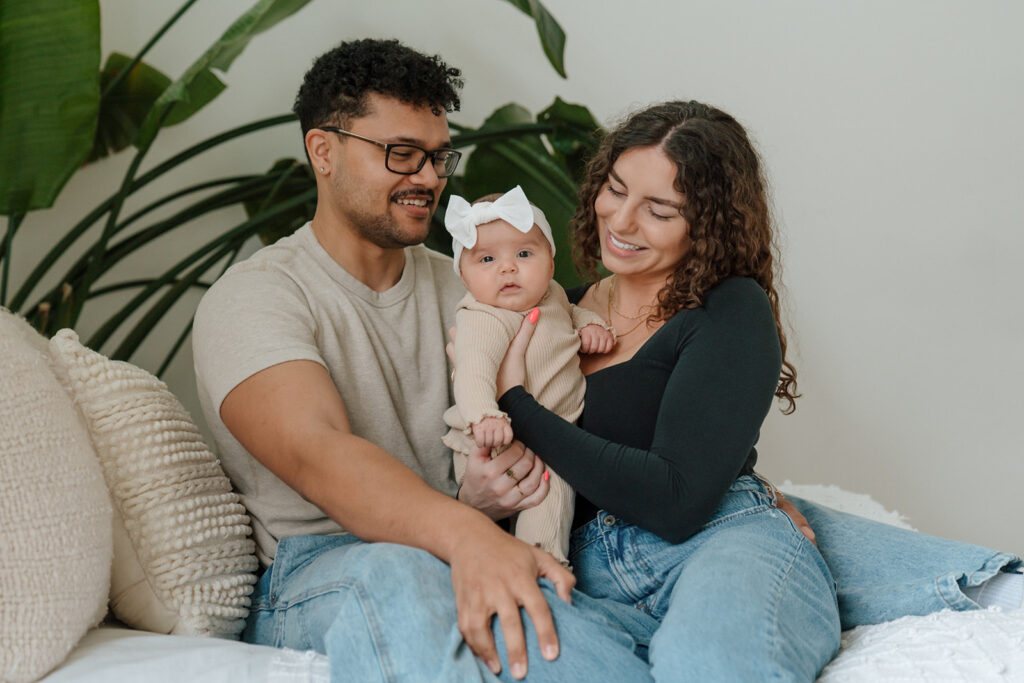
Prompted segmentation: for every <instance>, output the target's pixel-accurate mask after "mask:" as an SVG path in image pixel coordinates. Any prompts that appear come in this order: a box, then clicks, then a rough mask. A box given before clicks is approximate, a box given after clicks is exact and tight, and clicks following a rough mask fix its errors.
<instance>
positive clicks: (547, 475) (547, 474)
mask: <svg viewBox="0 0 1024 683" xmlns="http://www.w3.org/2000/svg"><path fill="white" fill-rule="evenodd" d="M550 478H551V473H550V472H545V473H544V481H547V480H548V479H550Z"/></svg>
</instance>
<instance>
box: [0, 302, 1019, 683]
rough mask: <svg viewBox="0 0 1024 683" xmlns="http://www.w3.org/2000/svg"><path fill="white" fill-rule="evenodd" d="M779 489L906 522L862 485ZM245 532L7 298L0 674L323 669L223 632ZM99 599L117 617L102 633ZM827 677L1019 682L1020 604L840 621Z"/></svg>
mask: <svg viewBox="0 0 1024 683" xmlns="http://www.w3.org/2000/svg"><path fill="white" fill-rule="evenodd" d="M782 488H783V490H785V491H788V492H790V493H793V494H795V495H799V496H802V497H804V498H807V499H810V500H815V501H817V502H820V503H823V504H825V505H830V506H832V507H835V508H837V509H840V510H843V511H846V512H852V513H854V514H861V515H864V516H866V517H870V518H872V519H876V520H879V521H883V522H887V523H890V524H897V525H900V526H904V527H905V526H906V524H905V522H903V520H901V519H900V518H899V515H897V514H895V513H891V512H887V511H886V510H884V509H883V508H882V507H881V506H880V505H878V504H877V503H876V502H875V501H873V500H871V499H870V498H869V497H868V496H864V495H857V494H851V493H847V492H844V491H841V490H839V489H838V488H836V487H834V486H832V487H825V486H797V485H793V484H789V483H788V482H787V484H786V485H783V486H782ZM249 533H250V530H249V527H248V519H247V518H246V517H245V511H244V509H242V508H241V505H240V504H239V503H238V499H237V496H235V494H234V493H233V492H232V491H231V490H230V485H229V484H228V482H227V479H226V478H225V477H224V475H223V472H222V471H221V470H220V468H219V464H218V463H217V461H216V458H215V457H214V456H213V454H212V453H210V451H209V449H208V448H207V447H206V446H205V444H203V443H202V439H201V438H200V437H199V433H198V430H197V429H196V428H195V426H194V425H193V424H192V422H191V420H190V418H189V417H188V415H187V413H185V411H184V409H183V408H181V406H180V404H179V403H178V402H177V401H176V400H175V399H174V397H173V396H171V395H170V393H169V392H168V391H167V389H166V387H165V386H164V385H163V384H162V383H161V382H159V381H158V380H156V379H155V378H153V377H152V376H151V375H149V374H148V373H146V372H144V371H142V370H140V369H138V368H135V367H134V366H131V365H129V364H126V363H113V362H111V361H108V360H107V359H105V358H103V357H102V356H100V355H99V354H95V353H94V352H92V351H90V350H88V349H86V348H85V347H83V346H81V344H79V343H78V340H77V337H75V335H74V334H73V333H71V332H69V331H66V332H62V333H60V334H58V335H56V336H55V337H54V339H53V340H50V341H49V342H47V340H45V339H43V338H42V337H40V336H39V335H37V334H36V333H35V332H34V331H33V330H31V328H29V327H28V325H27V324H25V323H24V321H22V320H20V319H18V318H16V317H15V316H13V315H11V314H10V313H8V312H7V311H5V310H3V309H0V588H2V589H3V591H4V595H3V596H2V599H0V624H2V627H3V632H2V639H3V640H2V642H0V680H4V681H7V680H10V681H29V680H36V679H39V678H40V677H43V680H45V681H47V682H63V681H76V682H78V681H97V682H99V681H103V682H104V683H105V682H107V681H136V680H138V681H146V682H147V683H160V681H190V683H206V682H212V681H232V682H235V681H267V682H291V681H326V680H328V671H327V662H326V658H325V657H324V656H322V655H319V654H316V653H313V652H297V651H293V650H277V649H273V648H269V647H263V646H255V645H248V644H245V643H240V642H238V641H237V640H233V639H231V638H232V637H233V636H234V635H235V634H237V632H238V630H239V629H240V628H241V625H242V619H243V618H244V615H245V607H246V606H247V605H248V595H249V594H250V592H251V590H252V585H253V582H254V580H255V576H254V573H253V572H254V571H255V568H256V560H255V557H254V556H253V546H252V541H251V540H250V539H249V538H248V536H249ZM8 591H9V593H8ZM108 606H109V608H110V610H111V612H112V614H113V615H114V616H116V617H117V619H119V620H120V623H116V624H115V623H109V622H110V618H108V620H107V622H105V623H102V624H100V625H99V626H98V627H97V624H98V623H99V622H100V620H101V618H102V617H103V616H104V615H105V614H106V613H107V609H108ZM124 624H129V625H130V626H126V625H124ZM215 636H222V637H215ZM820 680H822V681H880V680H915V681H917V680H936V681H939V680H941V681H987V680H1024V610H1018V611H1016V612H1006V613H1004V612H999V611H995V610H990V611H977V612H969V613H953V612H943V613H940V614H934V615H930V616H927V617H907V618H904V619H900V620H897V621H894V622H890V623H887V624H881V625H878V626H871V627H862V628H858V629H854V630H852V631H848V632H846V633H844V634H843V646H842V649H841V651H840V653H839V655H838V656H837V657H836V658H835V660H834V661H833V662H832V663H831V664H830V665H829V666H828V667H827V668H826V669H825V671H824V672H823V673H822V676H821V678H820Z"/></svg>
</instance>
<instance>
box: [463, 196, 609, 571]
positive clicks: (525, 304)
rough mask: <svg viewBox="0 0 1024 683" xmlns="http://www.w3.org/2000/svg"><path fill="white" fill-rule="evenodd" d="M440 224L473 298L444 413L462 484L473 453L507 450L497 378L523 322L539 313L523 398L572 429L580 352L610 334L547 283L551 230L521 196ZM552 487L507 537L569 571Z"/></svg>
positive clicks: (558, 484)
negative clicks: (452, 398)
mask: <svg viewBox="0 0 1024 683" xmlns="http://www.w3.org/2000/svg"><path fill="white" fill-rule="evenodd" d="M492 199H493V201H488V200H492ZM444 222H445V227H446V228H447V229H448V232H449V233H450V234H451V235H452V248H453V251H454V255H455V272H456V273H458V274H459V276H460V277H461V278H462V281H463V283H465V285H466V289H467V290H469V293H468V294H467V295H466V296H465V297H464V298H463V299H462V301H460V302H459V306H458V309H457V311H456V314H455V326H456V330H457V331H458V334H456V336H455V344H454V347H455V350H454V355H455V368H456V370H455V376H454V382H455V389H454V391H455V405H454V406H452V407H451V408H449V409H448V410H447V411H446V412H445V414H444V420H445V423H446V424H447V425H448V426H449V427H450V428H451V429H450V430H449V431H448V433H447V434H446V435H445V436H444V443H445V445H447V446H448V447H449V448H451V449H452V450H453V451H455V456H454V457H455V477H456V479H457V480H458V481H459V482H460V483H461V482H462V477H463V475H464V474H465V470H466V456H467V455H468V454H469V453H470V452H471V450H472V449H473V447H474V446H476V447H488V448H492V449H497V450H498V451H500V450H501V449H502V448H504V447H505V446H507V445H508V444H509V443H511V441H512V428H511V426H510V424H509V419H508V416H507V415H505V414H504V413H503V412H502V411H501V410H499V409H498V403H497V400H496V397H495V391H496V389H495V378H496V376H497V372H498V366H499V365H500V364H501V361H502V359H503V358H504V356H505V351H506V350H507V349H508V345H509V342H510V341H511V340H512V337H514V336H515V334H516V332H517V331H518V330H519V327H520V325H521V324H522V321H523V316H524V315H526V314H527V313H531V312H532V310H533V309H534V308H539V309H540V313H539V315H540V317H539V318H534V319H535V320H536V321H537V329H536V331H535V332H534V335H533V339H532V340H531V341H530V345H529V347H528V350H527V353H526V389H527V391H529V392H530V393H532V394H533V395H534V397H536V399H537V401H538V402H540V403H541V405H543V406H545V407H546V408H548V409H549V410H551V411H553V412H555V413H557V414H558V415H560V416H562V417H563V418H565V419H566V420H569V421H570V422H572V421H575V420H576V419H577V418H578V417H579V416H580V413H581V412H582V411H583V395H584V393H585V390H586V385H585V382H584V379H583V374H582V373H581V372H580V363H579V357H578V356H577V353H578V352H579V351H581V350H582V352H583V353H607V352H608V351H610V350H611V348H612V346H613V345H614V343H615V334H614V332H613V331H612V330H611V328H609V327H608V326H607V325H606V324H605V322H604V320H602V319H601V317H600V316H599V315H597V314H595V313H592V312H590V311H587V310H585V309H582V308H578V307H576V306H573V305H572V304H570V303H569V300H568V298H567V297H566V295H565V291H564V290H563V289H562V288H561V286H559V285H558V283H556V282H554V281H553V280H552V279H551V278H552V276H553V275H554V271H555V262H554V256H555V244H554V240H553V239H552V237H551V227H550V226H549V225H548V222H547V219H545V218H544V213H543V212H542V211H541V210H540V209H538V208H537V207H536V206H533V205H532V204H531V203H530V202H529V200H528V199H527V198H526V194H525V193H524V192H523V190H522V188H521V187H519V186H516V187H515V188H514V189H512V190H509V191H508V192H506V193H505V194H504V195H488V196H487V197H483V198H482V199H479V200H477V201H476V202H474V203H473V204H472V205H470V204H468V203H467V202H466V200H465V199H463V198H462V197H458V196H454V195H453V196H452V197H451V199H450V200H449V203H448V210H447V212H446V214H445V221H444ZM508 474H509V476H510V477H512V478H515V476H514V475H513V474H512V473H511V472H510V473H508ZM521 476H525V473H522V475H521ZM549 482H550V490H549V492H548V495H547V497H545V499H544V500H543V501H542V502H541V503H540V504H539V505H537V506H536V507H533V508H530V509H529V510H524V511H522V512H520V513H519V515H518V517H517V518H516V519H515V520H514V522H513V525H514V526H513V530H514V533H515V535H516V536H517V537H519V538H521V539H522V540H524V541H526V542H527V543H531V544H535V545H537V546H539V547H540V548H542V549H544V550H546V551H547V552H549V553H551V554H552V555H553V556H554V557H555V559H557V560H559V561H560V562H562V563H563V564H565V565H568V558H567V554H568V551H569V531H570V527H571V524H572V516H573V511H574V507H573V492H572V489H571V488H570V487H569V485H568V484H567V483H566V482H565V481H563V480H562V478H561V477H559V476H557V475H556V474H555V473H554V472H551V473H550V479H549Z"/></svg>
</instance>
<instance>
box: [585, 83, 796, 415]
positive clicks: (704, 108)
mask: <svg viewBox="0 0 1024 683" xmlns="http://www.w3.org/2000/svg"><path fill="white" fill-rule="evenodd" d="M634 147H658V148H660V149H661V151H663V152H664V153H665V155H666V156H667V157H668V158H669V159H670V160H672V161H673V162H674V163H675V164H676V168H677V171H676V177H675V183H674V185H675V188H676V190H677V191H678V192H680V193H681V194H682V195H683V196H684V197H685V201H684V203H683V206H682V208H681V209H680V213H681V214H682V215H683V217H684V218H685V219H686V222H687V223H688V224H689V238H690V240H691V247H690V249H689V251H688V252H687V253H686V256H685V257H684V258H683V259H682V260H681V261H680V262H679V263H678V264H677V265H676V268H675V272H674V273H673V274H672V276H671V277H670V278H669V280H668V282H667V283H666V285H665V287H664V288H663V289H662V290H661V292H659V294H658V309H657V310H656V311H655V312H654V313H653V314H652V316H651V317H652V319H654V320H667V319H668V318H670V317H671V316H673V315H674V314H676V313H677V312H679V311H680V310H682V309H684V308H697V307H699V306H701V305H702V304H703V301H704V294H705V293H706V292H707V291H708V290H709V289H710V288H712V287H714V286H715V285H716V284H718V283H719V282H721V281H722V280H723V279H725V278H727V277H731V276H743V277H749V278H753V279H754V280H755V281H757V283H758V284H759V285H761V288H762V289H764V291H765V293H766V294H767V295H768V300H769V302H770V303H771V307H772V313H773V314H774V316H775V327H776V330H777V331H778V335H779V344H780V345H781V347H782V359H783V360H782V372H781V375H780V377H779V384H778V386H777V387H776V389H775V395H776V396H777V397H778V398H779V399H781V400H782V401H783V402H784V403H785V404H786V405H785V406H784V408H783V412H784V413H787V414H788V413H791V412H793V410H794V409H795V408H796V403H795V399H796V398H798V397H799V396H800V395H799V394H798V393H797V388H796V368H795V367H794V366H793V364H792V363H790V362H789V361H788V360H786V334H785V332H784V330H783V328H782V322H781V318H780V314H779V293H778V291H777V290H776V286H775V267H776V266H775V263H776V260H775V244H774V241H773V232H772V220H771V211H770V209H769V205H768V196H767V191H766V184H765V180H764V177H763V176H762V173H761V164H760V161H759V160H758V156H757V152H756V151H754V148H753V145H752V144H751V142H750V139H749V138H748V137H747V134H746V132H745V131H744V130H743V127H742V126H741V125H740V124H739V123H738V122H737V121H736V119H734V118H733V117H731V116H729V115H728V114H726V113H725V112H723V111H720V110H718V109H715V108H714V107H711V106H708V105H706V104H702V103H700V102H692V101H691V102H665V103H662V104H657V105H653V106H651V107H648V108H646V109H643V110H642V111H639V112H636V113H634V114H632V115H631V116H629V117H628V118H627V119H626V120H625V121H624V122H623V123H621V124H620V125H619V126H618V127H617V128H616V129H615V130H613V131H612V132H611V133H609V134H608V135H607V136H606V137H605V138H604V139H603V140H602V142H601V146H600V148H599V149H598V151H597V153H596V154H595V156H594V158H593V159H591V160H590V163H589V165H588V167H587V173H586V176H585V180H584V182H583V185H582V186H581V187H580V193H579V204H578V205H577V209H576V215H575V216H573V219H572V227H573V239H574V242H575V244H574V253H575V255H576V262H577V264H578V266H579V268H580V271H581V273H582V274H583V275H584V276H585V277H587V278H589V279H594V278H596V277H597V272H598V271H597V266H598V264H599V263H600V260H601V244H600V237H599V236H598V228H597V216H596V214H595V212H594V202H595V200H596V199H597V196H598V193H599V192H600V191H601V190H602V188H603V187H604V185H605V183H606V182H607V181H608V174H609V171H610V170H611V168H612V166H613V165H614V164H615V161H616V160H617V159H618V158H619V155H621V154H622V153H623V152H624V151H626V150H628V149H631V148H634Z"/></svg>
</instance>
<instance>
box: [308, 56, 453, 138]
mask: <svg viewBox="0 0 1024 683" xmlns="http://www.w3.org/2000/svg"><path fill="white" fill-rule="evenodd" d="M461 74H462V72H461V71H459V70H458V69H455V68H452V67H450V66H448V65H447V64H445V63H444V62H443V61H441V58H440V57H438V56H436V55H434V56H432V57H431V56H427V55H424V54H422V53H420V52H417V51H416V50H413V49H412V48H409V47H406V46H405V45H402V44H401V43H399V42H398V41H397V40H377V39H372V38H365V39H363V40H352V41H349V42H345V43H342V44H340V45H338V47H336V48H334V49H333V50H330V51H328V52H326V53H324V54H323V55H321V56H320V57H318V58H317V60H316V61H315V62H313V66H312V67H310V69H309V71H307V72H306V76H305V78H303V80H302V86H301V87H300V88H299V93H298V95H296V96H295V105H294V106H293V107H292V111H294V112H295V114H296V115H297V116H298V117H299V123H300V124H301V125H302V134H303V135H305V134H306V131H308V130H309V129H311V128H316V127H317V126H323V125H327V124H331V125H341V126H344V125H347V123H348V121H349V120H351V119H353V118H357V117H360V116H363V115H365V114H366V94H367V93H369V92H375V93H379V94H381V95H387V96H389V97H394V98H395V99H397V100H399V101H401V102H406V103H408V104H412V105H416V106H429V107H431V108H432V109H433V110H434V113H435V114H440V113H441V111H442V110H444V111H449V112H450V111H458V109H459V93H458V91H459V89H460V88H461V87H462V79H461V78H460V76H461Z"/></svg>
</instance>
